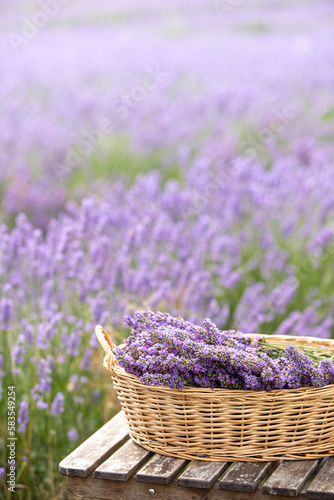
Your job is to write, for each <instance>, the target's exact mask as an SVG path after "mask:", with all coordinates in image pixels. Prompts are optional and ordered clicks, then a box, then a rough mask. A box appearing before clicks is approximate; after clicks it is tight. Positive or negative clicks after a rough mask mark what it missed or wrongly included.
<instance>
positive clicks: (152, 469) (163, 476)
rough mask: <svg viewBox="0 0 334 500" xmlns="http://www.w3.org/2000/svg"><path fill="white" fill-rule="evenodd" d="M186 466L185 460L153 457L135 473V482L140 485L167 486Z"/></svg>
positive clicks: (160, 456)
mask: <svg viewBox="0 0 334 500" xmlns="http://www.w3.org/2000/svg"><path fill="white" fill-rule="evenodd" d="M186 465H187V460H182V459H179V458H173V457H166V456H164V455H154V456H153V457H152V458H151V460H150V461H149V462H148V463H147V464H146V465H144V467H143V468H142V469H141V470H140V471H139V472H137V476H136V477H137V481H140V482H142V483H154V484H169V483H170V482H171V481H173V479H174V477H175V476H176V475H177V474H178V473H179V472H180V471H181V470H182V469H183V468H184V467H185V466H186Z"/></svg>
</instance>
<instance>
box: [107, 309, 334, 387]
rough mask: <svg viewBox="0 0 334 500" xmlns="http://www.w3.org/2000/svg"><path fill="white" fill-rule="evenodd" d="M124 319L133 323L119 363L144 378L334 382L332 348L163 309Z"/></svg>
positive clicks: (176, 383) (193, 382) (239, 383)
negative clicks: (198, 321) (277, 340)
mask: <svg viewBox="0 0 334 500" xmlns="http://www.w3.org/2000/svg"><path fill="white" fill-rule="evenodd" d="M124 321H125V323H126V324H127V325H129V326H130V327H131V328H132V332H131V335H130V336H129V337H128V338H127V339H126V341H125V348H123V349H120V348H117V349H116V350H115V355H116V358H117V361H118V364H119V365H120V366H122V367H123V368H124V369H125V370H126V371H127V372H129V373H132V374H134V375H136V376H137V377H138V378H139V379H140V380H141V381H142V382H143V383H144V384H147V385H158V386H169V387H171V388H173V389H183V388H184V387H185V386H194V387H206V388H210V389H216V388H227V389H243V390H253V391H254V390H255V391H256V390H264V391H271V390H278V389H297V388H300V387H305V386H314V387H323V386H324V385H328V384H333V383H334V363H333V360H332V359H330V358H329V356H330V355H332V353H328V352H325V351H320V350H315V349H314V348H307V347H303V348H302V349H298V348H297V347H295V346H292V345H290V346H288V347H278V346H275V345H271V344H270V343H268V342H267V340H266V339H265V338H264V337H261V336H259V337H257V338H253V339H252V338H250V337H247V336H244V335H243V334H242V333H241V332H236V331H235V330H228V331H225V330H219V329H218V328H217V326H216V325H215V324H214V323H213V322H212V321H211V320H210V319H206V320H205V321H204V322H203V326H199V325H195V324H193V323H190V322H189V321H185V320H184V319H182V318H180V317H173V316H171V315H170V314H168V313H161V312H152V311H147V312H136V313H135V314H134V316H126V317H125V318H124Z"/></svg>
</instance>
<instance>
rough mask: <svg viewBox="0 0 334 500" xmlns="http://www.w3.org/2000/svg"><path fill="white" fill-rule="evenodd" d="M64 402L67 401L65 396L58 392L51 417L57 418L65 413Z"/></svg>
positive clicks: (52, 406)
mask: <svg viewBox="0 0 334 500" xmlns="http://www.w3.org/2000/svg"><path fill="white" fill-rule="evenodd" d="M64 401H65V398H64V395H63V394H62V393H61V392H58V393H57V394H56V395H55V397H54V400H53V401H52V403H51V415H52V416H54V417H55V416H56V415H60V413H63V411H64Z"/></svg>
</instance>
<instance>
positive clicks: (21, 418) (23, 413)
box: [17, 401, 29, 433]
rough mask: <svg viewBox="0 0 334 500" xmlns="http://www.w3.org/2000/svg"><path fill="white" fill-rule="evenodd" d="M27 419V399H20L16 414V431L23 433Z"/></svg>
mask: <svg viewBox="0 0 334 500" xmlns="http://www.w3.org/2000/svg"><path fill="white" fill-rule="evenodd" d="M28 421H29V405H28V403H27V401H21V403H20V407H19V413H18V416H17V423H18V424H19V427H18V429H17V430H18V432H20V433H24V432H25V431H26V427H27V424H28Z"/></svg>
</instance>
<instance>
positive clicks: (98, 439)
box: [59, 411, 129, 477]
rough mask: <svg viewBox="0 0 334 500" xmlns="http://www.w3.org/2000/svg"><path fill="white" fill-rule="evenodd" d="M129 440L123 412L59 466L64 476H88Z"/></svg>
mask: <svg viewBox="0 0 334 500" xmlns="http://www.w3.org/2000/svg"><path fill="white" fill-rule="evenodd" d="M128 438H129V429H128V426H127V423H126V419H125V415H124V413H123V411H121V412H119V413H118V414H117V415H116V416H115V417H114V418H112V419H111V420H109V422H107V423H106V424H105V425H104V426H103V427H101V429H99V430H98V431H97V432H95V434H93V435H92V436H91V437H90V438H88V439H87V440H86V441H84V442H83V443H82V444H81V445H80V446H79V447H78V448H77V449H76V450H74V451H73V452H72V453H71V454H70V455H68V457H66V458H64V460H62V462H60V464H59V472H61V474H65V476H78V477H86V476H88V475H89V474H90V473H91V472H92V471H93V470H94V469H96V467H98V466H99V465H100V464H101V463H102V462H104V461H105V460H106V458H108V457H109V455H110V454H111V453H112V452H113V451H115V450H117V448H119V447H120V446H121V445H122V444H124V443H125V441H126V440H127V439H128Z"/></svg>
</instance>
